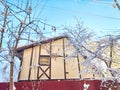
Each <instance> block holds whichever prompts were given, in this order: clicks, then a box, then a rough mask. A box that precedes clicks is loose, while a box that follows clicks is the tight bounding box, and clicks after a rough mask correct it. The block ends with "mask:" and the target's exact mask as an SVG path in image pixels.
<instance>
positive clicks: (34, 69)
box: [30, 46, 39, 80]
mask: <svg viewBox="0 0 120 90" xmlns="http://www.w3.org/2000/svg"><path fill="white" fill-rule="evenodd" d="M38 59H39V46H36V47H34V48H33V55H32V64H31V75H30V80H36V79H37V71H38Z"/></svg>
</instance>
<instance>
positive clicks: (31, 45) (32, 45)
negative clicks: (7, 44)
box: [17, 36, 67, 53]
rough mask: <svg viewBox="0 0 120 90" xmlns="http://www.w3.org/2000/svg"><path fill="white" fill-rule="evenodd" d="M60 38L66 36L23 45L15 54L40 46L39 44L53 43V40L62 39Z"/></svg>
mask: <svg viewBox="0 0 120 90" xmlns="http://www.w3.org/2000/svg"><path fill="white" fill-rule="evenodd" d="M62 38H67V36H58V37H53V38H49V39H46V40H42V41H40V42H35V43H31V44H29V45H24V46H21V47H18V48H17V52H18V53H19V52H21V51H23V50H24V49H28V48H31V47H34V46H37V45H41V44H44V43H48V42H50V41H54V40H58V39H62Z"/></svg>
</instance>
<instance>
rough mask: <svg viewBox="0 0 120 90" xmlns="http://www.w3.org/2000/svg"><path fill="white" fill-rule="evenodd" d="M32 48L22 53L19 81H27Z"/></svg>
mask: <svg viewBox="0 0 120 90" xmlns="http://www.w3.org/2000/svg"><path fill="white" fill-rule="evenodd" d="M31 54H32V48H29V49H26V50H25V51H24V53H23V60H22V67H21V72H20V78H19V80H28V77H29V69H30V60H31Z"/></svg>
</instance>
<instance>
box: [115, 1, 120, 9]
mask: <svg viewBox="0 0 120 90" xmlns="http://www.w3.org/2000/svg"><path fill="white" fill-rule="evenodd" d="M114 2H115V4H116V6H117V7H118V9H119V10H120V5H119V3H118V1H117V0H114Z"/></svg>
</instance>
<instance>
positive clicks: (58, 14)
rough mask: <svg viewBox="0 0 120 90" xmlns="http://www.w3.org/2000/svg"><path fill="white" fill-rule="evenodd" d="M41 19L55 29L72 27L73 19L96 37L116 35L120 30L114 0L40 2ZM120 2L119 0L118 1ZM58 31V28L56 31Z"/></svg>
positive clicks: (119, 17)
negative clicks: (66, 26)
mask: <svg viewBox="0 0 120 90" xmlns="http://www.w3.org/2000/svg"><path fill="white" fill-rule="evenodd" d="M41 1H42V3H41V6H40V9H41V8H42V9H43V10H42V12H41V14H40V16H41V18H42V19H46V22H47V23H49V24H52V25H55V26H57V27H60V26H61V25H65V24H66V25H74V23H76V21H75V17H76V18H78V19H81V20H82V21H83V22H84V26H85V27H89V28H90V29H91V31H94V32H95V33H96V34H97V35H103V34H116V33H118V31H119V30H120V11H119V10H118V8H117V7H116V8H113V6H114V3H113V1H114V0H41ZM118 1H120V0H118ZM57 30H58V31H59V30H60V29H59V28H58V29H57Z"/></svg>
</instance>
